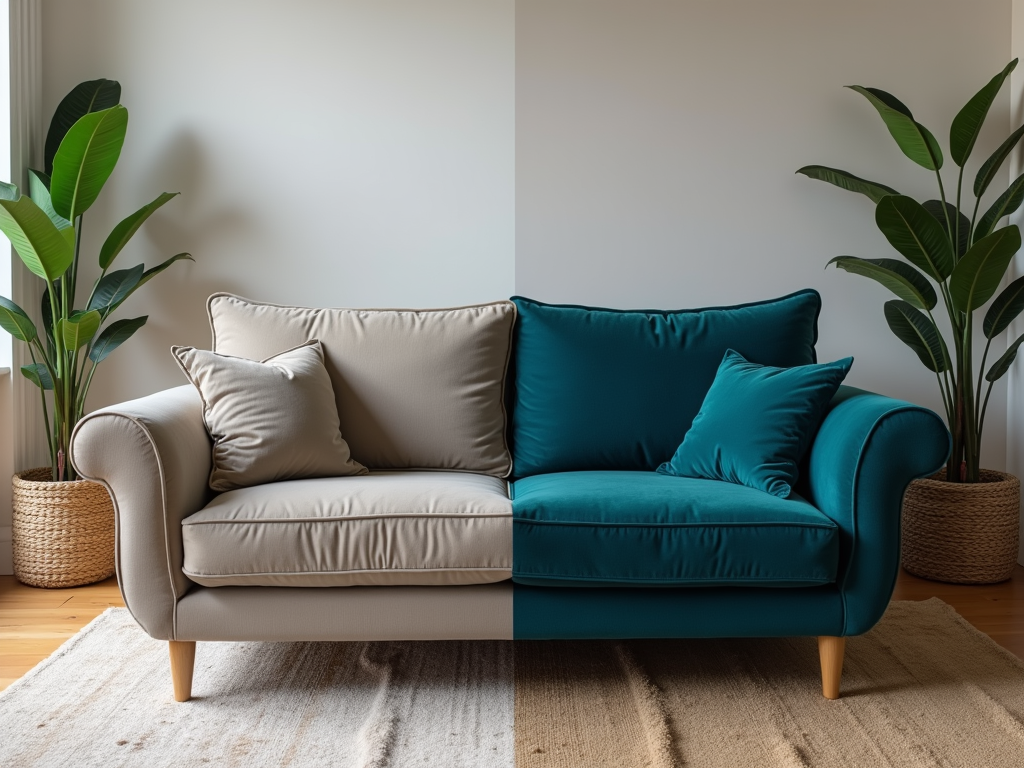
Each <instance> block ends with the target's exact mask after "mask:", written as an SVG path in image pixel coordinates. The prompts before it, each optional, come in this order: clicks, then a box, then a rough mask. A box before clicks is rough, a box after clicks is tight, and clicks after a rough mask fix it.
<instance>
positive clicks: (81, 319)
mask: <svg viewBox="0 0 1024 768" xmlns="http://www.w3.org/2000/svg"><path fill="white" fill-rule="evenodd" d="M101 321H102V318H101V317H100V313H99V312H97V311H96V310H91V311H89V312H76V313H75V314H73V315H72V316H71V317H69V318H67V319H66V320H65V319H61V320H58V321H57V332H58V333H59V334H60V336H61V338H62V339H63V340H64V346H65V348H66V349H69V350H74V349H78V348H79V347H84V346H85V345H86V344H88V343H89V342H90V341H92V337H93V336H95V335H96V331H98V330H99V328H100V322H101Z"/></svg>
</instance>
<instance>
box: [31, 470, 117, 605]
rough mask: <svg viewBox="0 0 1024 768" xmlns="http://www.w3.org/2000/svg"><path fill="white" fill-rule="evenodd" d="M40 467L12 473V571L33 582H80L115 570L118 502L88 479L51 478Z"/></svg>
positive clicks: (50, 584)
mask: <svg viewBox="0 0 1024 768" xmlns="http://www.w3.org/2000/svg"><path fill="white" fill-rule="evenodd" d="M51 476H52V475H51V473H50V469H49V468H48V467H40V468H38V469H30V470H27V471H25V472H20V473H18V474H16V475H15V476H14V481H13V485H14V520H13V531H12V533H13V536H12V538H13V539H14V576H15V578H17V579H18V581H20V582H22V583H24V584H28V585H30V586H33V587H47V588H56V587H76V586H80V585H82V584H91V583H93V582H94V581H102V580H103V579H106V578H109V577H110V576H112V575H113V574H114V505H113V504H112V503H111V501H110V495H109V494H108V493H107V489H106V488H104V487H103V486H102V485H100V484H98V483H93V482H90V481H88V480H75V481H72V482H65V483H54V482H52V481H50V478H51Z"/></svg>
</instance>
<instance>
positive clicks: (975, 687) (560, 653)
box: [515, 599, 1024, 768]
mask: <svg viewBox="0 0 1024 768" xmlns="http://www.w3.org/2000/svg"><path fill="white" fill-rule="evenodd" d="M515 664H516V667H515V684H516V692H515V702H516V703H515V718H516V722H515V736H516V768H570V766H571V767H572V768H577V767H578V766H589V767H593V768H597V767H599V766H600V767H601V768H604V767H609V768H610V767H611V766H621V767H622V768H638V767H639V766H650V768H669V767H670V766H685V768H744V767H745V766H750V767H751V768H754V767H755V766H756V767H757V768H765V767H767V766H778V767H779V768H819V767H820V768H826V767H827V768H832V767H833V766H844V767H845V766H849V768H876V767H878V768H881V767H883V766H886V767H888V766H892V768H917V767H918V766H921V767H922V768H923V767H924V766H929V767H930V768H931V767H936V768H937V767H939V766H942V767H943V768H1021V767H1022V766H1024V663H1022V662H1021V660H1020V659H1018V658H1017V657H1015V656H1013V655H1012V654H1010V653H1009V652H1007V651H1004V650H1003V649H1001V648H1000V647H999V646H997V645H996V644H995V643H994V642H993V641H992V640H990V639H989V638H988V637H986V636H985V635H983V634H982V633H980V632H978V631H977V630H975V629H974V628H973V627H971V626H970V625H969V624H967V622H966V621H964V620H963V619H962V618H960V616H958V615H957V614H956V612H955V611H953V609H952V608H950V607H949V606H948V605H946V604H945V603H943V602H941V601H940V600H937V599H932V600H928V601H925V602H920V603H917V602H896V603H893V604H892V605H891V606H890V608H889V611H888V612H887V613H886V616H885V618H884V619H883V620H882V621H881V622H880V623H879V625H878V626H877V627H875V629H873V630H872V631H871V632H869V633H868V634H866V635H864V636H862V637H856V638H851V639H850V640H849V641H848V643H847V651H846V664H845V668H844V674H843V686H842V698H841V699H839V700H838V701H826V700H825V699H824V698H822V696H821V687H820V678H819V672H818V667H817V665H818V661H817V648H816V643H815V641H814V640H813V639H810V638H796V639H751V640H672V641H664V640H658V641H629V642H621V643H613V642H594V641H590V642H557V643H538V642H520V643H517V644H516V652H515Z"/></svg>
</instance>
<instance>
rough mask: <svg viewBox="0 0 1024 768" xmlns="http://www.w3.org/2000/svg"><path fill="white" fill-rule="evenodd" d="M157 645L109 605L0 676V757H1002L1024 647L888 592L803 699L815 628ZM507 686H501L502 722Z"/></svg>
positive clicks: (435, 761)
mask: <svg viewBox="0 0 1024 768" xmlns="http://www.w3.org/2000/svg"><path fill="white" fill-rule="evenodd" d="M512 648H513V644H512V643H507V642H486V643H484V642H481V643H469V642H466V643H464V642H451V643H201V644H200V646H199V653H198V656H197V660H196V681H195V687H194V692H195V694H196V696H197V698H196V699H194V700H193V701H191V702H188V703H187V704H175V703H174V702H173V701H172V700H171V687H170V675H169V671H168V663H167V649H166V644H165V643H161V642H158V641H155V640H151V639H150V638H148V637H147V636H146V635H145V634H144V633H143V632H142V630H141V629H139V628H138V627H137V626H136V625H135V623H134V622H133V621H132V619H131V618H130V617H129V615H128V612H127V611H125V610H124V609H112V610H110V611H107V612H106V613H104V614H103V615H102V616H100V617H99V618H98V619H96V620H95V621H94V622H92V623H91V624H90V625H89V626H88V627H86V628H85V629H84V630H83V631H82V632H80V633H79V634H78V635H76V636H75V637H74V638H72V639H71V640H69V641H68V642H67V643H66V644H65V645H64V646H62V647H61V649H60V650H59V651H58V652H57V653H56V654H54V655H53V656H51V657H50V658H49V659H47V660H46V661H44V662H43V663H42V664H41V665H39V666H38V667H36V668H35V669H34V670H33V671H32V672H30V673H29V674H28V675H27V676H26V677H25V678H23V679H22V680H20V681H18V682H17V683H15V684H14V685H12V686H11V687H10V688H9V689H8V690H7V691H5V692H4V693H2V694H0V766H3V767H4V768H7V767H8V766H10V767H12V768H58V767H62V766H83V767H88V766H104V767H106V766H145V767H146V768H160V767H162V766H168V767H170V766H174V768H191V767H192V766H205V767H207V768H208V767H210V766H217V768H220V767H221V766H275V767H276V766H292V768H309V767H312V766H315V767H316V768H328V767H332V766H346V767H347V766H353V767H355V768H385V766H388V767H392V768H406V767H415V766H420V767H422V768H462V767H463V766H465V767H466V768H512V766H513V765H515V766H516V768H570V767H571V768H606V767H610V766H622V767H623V768H641V767H644V766H649V767H650V768H669V767H670V766H679V767H680V768H702V767H707V768H743V767H745V766H757V768H762V767H764V768H770V767H772V766H778V767H779V768H818V767H822V768H826V767H828V768H831V766H850V767H851V768H875V766H893V767H894V768H917V767H918V766H929V767H936V768H937V767H941V768H961V767H962V768H1004V766H1005V767H1006V768H1021V767H1022V766H1024V663H1022V662H1021V661H1020V660H1019V659H1017V658H1016V657H1014V656H1012V655H1011V654H1009V653H1007V652H1005V651H1003V650H1002V649H1000V648H999V647H998V646H996V645H995V644H994V643H993V642H992V641H991V640H989V639H988V638H987V637H985V636H984V635H982V634H981V633H979V632H977V631H976V630H974V629H973V628H971V627H970V626H969V625H968V624H967V623H966V622H964V621H963V620H962V619H961V618H960V617H959V616H957V614H956V613H955V612H954V611H953V610H952V609H951V608H949V606H947V605H945V604H944V603H942V602H940V601H938V600H930V601H927V602H924V603H910V602H900V603H893V605H892V606H891V607H890V609H889V612H888V613H887V614H886V617H885V618H884V619H883V620H882V622H881V623H880V624H879V625H878V627H876V628H875V629H874V630H872V631H871V632H870V633H868V634H867V635H865V636H863V637H859V638H852V639H851V640H850V641H849V643H848V646H847V657H846V670H845V674H844V676H843V690H842V693H843V698H842V699H840V700H839V701H834V702H830V701H826V700H825V699H823V698H822V697H821V692H820V691H821V689H820V681H819V677H818V668H817V650H816V647H815V642H814V640H813V639H807V638H799V639H784V640H771V639H760V640H672V641H630V642H621V643H620V642H599V641H593V642H544V643H541V642H519V643H516V644H515V652H514V657H515V658H514V661H515V675H514V683H515V689H514V693H513V650H512ZM513 697H514V704H515V713H514V735H513Z"/></svg>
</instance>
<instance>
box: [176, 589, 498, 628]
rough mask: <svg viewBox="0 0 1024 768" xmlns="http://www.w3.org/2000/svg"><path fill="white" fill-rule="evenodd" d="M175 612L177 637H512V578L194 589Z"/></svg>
mask: <svg viewBox="0 0 1024 768" xmlns="http://www.w3.org/2000/svg"><path fill="white" fill-rule="evenodd" d="M177 617H178V622H177V626H178V634H177V639H178V640H238V641H246V640H250V641H251V640H265V641H288V642H295V641H301V640H310V641H316V640H324V641H339V640H511V639H512V582H510V581H501V582H497V583H495V584H469V585H463V586H456V587H451V586H444V587H432V586H414V587H413V586H409V587H403V586H392V587H325V588H323V589H303V588H294V589H291V588H283V587H219V588H217V589H207V588H206V587H195V588H194V589H193V590H192V591H191V592H189V593H188V594H187V595H185V597H184V598H183V599H182V601H181V602H180V603H179V604H178V609H177Z"/></svg>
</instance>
